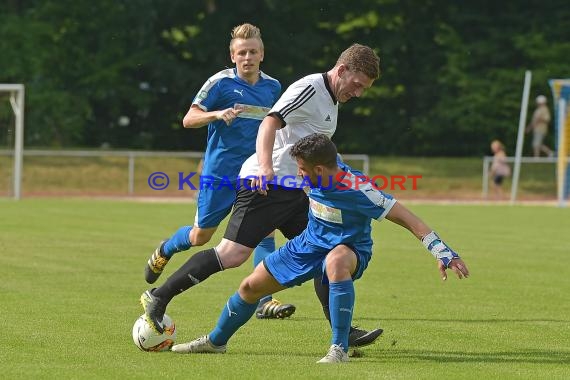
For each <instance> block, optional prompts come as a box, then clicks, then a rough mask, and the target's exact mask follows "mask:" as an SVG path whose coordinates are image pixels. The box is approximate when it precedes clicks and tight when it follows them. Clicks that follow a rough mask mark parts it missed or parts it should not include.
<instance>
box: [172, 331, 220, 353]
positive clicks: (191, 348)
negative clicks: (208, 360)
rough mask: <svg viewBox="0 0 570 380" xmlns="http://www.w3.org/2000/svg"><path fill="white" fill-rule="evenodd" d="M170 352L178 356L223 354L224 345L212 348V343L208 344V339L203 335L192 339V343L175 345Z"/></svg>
mask: <svg viewBox="0 0 570 380" xmlns="http://www.w3.org/2000/svg"><path fill="white" fill-rule="evenodd" d="M172 352H177V353H179V354H225V353H226V345H225V344H224V345H223V346H214V345H213V344H212V342H210V337H209V336H208V335H204V336H202V337H200V338H198V339H194V340H193V341H192V342H188V343H181V344H175V345H174V346H172Z"/></svg>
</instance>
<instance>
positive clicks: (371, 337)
mask: <svg viewBox="0 0 570 380" xmlns="http://www.w3.org/2000/svg"><path fill="white" fill-rule="evenodd" d="M383 332H384V330H382V329H374V330H371V331H366V330H361V329H359V328H356V327H351V328H350V333H349V334H348V346H349V347H364V346H368V345H369V344H372V343H374V342H375V341H376V339H377V338H378V337H379V336H380V335H382V333H383Z"/></svg>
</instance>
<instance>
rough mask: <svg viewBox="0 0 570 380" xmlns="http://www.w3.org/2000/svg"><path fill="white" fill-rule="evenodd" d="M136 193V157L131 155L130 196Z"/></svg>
mask: <svg viewBox="0 0 570 380" xmlns="http://www.w3.org/2000/svg"><path fill="white" fill-rule="evenodd" d="M134 192H135V156H134V154H133V153H132V152H130V153H129V195H133V193H134Z"/></svg>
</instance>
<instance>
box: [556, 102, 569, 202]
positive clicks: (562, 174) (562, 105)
mask: <svg viewBox="0 0 570 380" xmlns="http://www.w3.org/2000/svg"><path fill="white" fill-rule="evenodd" d="M556 116H557V117H558V155H557V156H558V162H557V164H556V167H557V174H558V175H557V177H558V178H557V181H558V186H557V193H558V206H559V207H564V206H565V203H566V200H565V199H564V190H565V187H566V181H568V178H566V171H567V168H568V165H567V160H568V158H567V157H564V156H566V155H568V152H566V149H564V148H563V147H562V144H564V143H565V140H564V138H565V136H564V132H565V129H566V126H565V125H564V124H565V121H566V99H564V98H563V97H560V99H559V100H558V115H556Z"/></svg>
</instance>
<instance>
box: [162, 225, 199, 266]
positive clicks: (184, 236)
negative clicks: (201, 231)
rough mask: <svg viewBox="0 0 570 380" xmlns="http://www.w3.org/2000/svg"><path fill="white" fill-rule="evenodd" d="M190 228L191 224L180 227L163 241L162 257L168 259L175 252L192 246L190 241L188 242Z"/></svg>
mask: <svg viewBox="0 0 570 380" xmlns="http://www.w3.org/2000/svg"><path fill="white" fill-rule="evenodd" d="M190 230H192V226H184V227H180V228H179V229H178V231H176V232H175V233H174V235H172V237H171V238H170V239H168V241H167V242H166V243H164V245H163V246H162V252H161V253H162V254H163V255H164V257H166V258H168V259H170V258H171V257H172V255H174V254H175V253H177V252H180V251H186V250H187V249H190V247H191V246H192V243H190Z"/></svg>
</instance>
